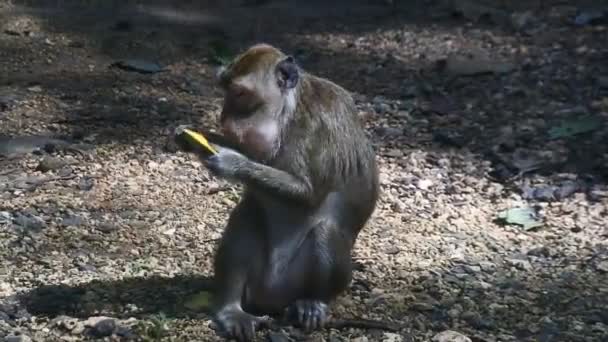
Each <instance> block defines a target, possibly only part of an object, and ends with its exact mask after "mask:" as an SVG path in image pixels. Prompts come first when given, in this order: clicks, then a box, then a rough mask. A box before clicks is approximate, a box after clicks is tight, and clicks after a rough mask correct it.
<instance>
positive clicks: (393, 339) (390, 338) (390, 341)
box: [382, 332, 403, 342]
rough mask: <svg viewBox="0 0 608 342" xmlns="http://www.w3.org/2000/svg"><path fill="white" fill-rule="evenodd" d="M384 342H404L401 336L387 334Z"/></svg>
mask: <svg viewBox="0 0 608 342" xmlns="http://www.w3.org/2000/svg"><path fill="white" fill-rule="evenodd" d="M382 341H383V342H401V341H403V337H402V336H401V335H399V334H395V333H389V332H385V333H384V338H383V339H382Z"/></svg>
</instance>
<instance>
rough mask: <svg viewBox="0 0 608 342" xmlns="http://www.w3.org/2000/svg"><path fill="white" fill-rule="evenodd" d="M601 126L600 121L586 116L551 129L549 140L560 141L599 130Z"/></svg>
mask: <svg viewBox="0 0 608 342" xmlns="http://www.w3.org/2000/svg"><path fill="white" fill-rule="evenodd" d="M600 125H601V121H600V119H599V118H597V117H594V116H586V117H581V118H577V119H574V120H568V121H564V122H562V123H561V124H560V125H559V126H555V127H552V128H551V129H549V132H548V133H549V138H550V139H559V138H565V137H570V136H573V135H577V134H581V133H586V132H590V131H593V130H596V129H597V128H599V126H600Z"/></svg>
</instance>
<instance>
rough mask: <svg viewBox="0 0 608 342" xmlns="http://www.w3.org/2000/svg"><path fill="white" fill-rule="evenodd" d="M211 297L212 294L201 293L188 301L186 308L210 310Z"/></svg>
mask: <svg viewBox="0 0 608 342" xmlns="http://www.w3.org/2000/svg"><path fill="white" fill-rule="evenodd" d="M211 297H212V294H211V292H207V291H201V292H199V293H197V294H195V295H194V296H192V297H191V298H190V299H189V300H188V301H186V303H184V306H185V307H186V308H188V309H190V310H204V309H207V308H209V306H210V303H211Z"/></svg>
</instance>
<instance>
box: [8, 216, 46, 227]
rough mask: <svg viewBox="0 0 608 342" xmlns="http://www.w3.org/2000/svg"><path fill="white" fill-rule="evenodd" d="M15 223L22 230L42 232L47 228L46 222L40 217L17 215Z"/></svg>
mask: <svg viewBox="0 0 608 342" xmlns="http://www.w3.org/2000/svg"><path fill="white" fill-rule="evenodd" d="M14 222H15V224H17V225H18V226H20V227H21V228H23V229H27V230H32V231H40V230H42V229H44V228H45V227H46V223H45V222H44V220H43V219H41V218H40V217H38V216H30V215H23V214H17V215H16V216H15V219H14Z"/></svg>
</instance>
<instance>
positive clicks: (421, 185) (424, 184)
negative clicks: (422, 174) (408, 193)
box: [416, 179, 433, 190]
mask: <svg viewBox="0 0 608 342" xmlns="http://www.w3.org/2000/svg"><path fill="white" fill-rule="evenodd" d="M431 185H433V181H432V180H430V179H420V180H419V181H418V182H417V183H416V187H417V188H418V189H420V190H428V189H429V188H430V187H431Z"/></svg>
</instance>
